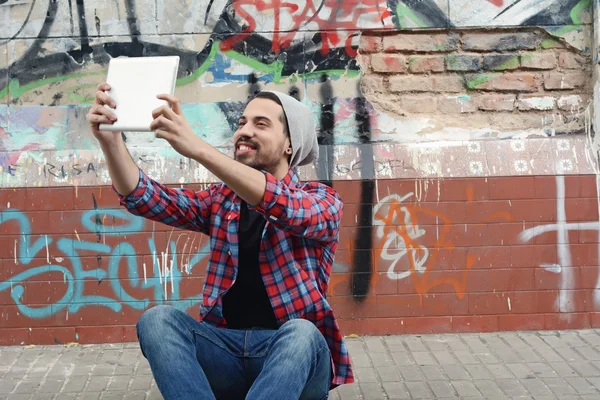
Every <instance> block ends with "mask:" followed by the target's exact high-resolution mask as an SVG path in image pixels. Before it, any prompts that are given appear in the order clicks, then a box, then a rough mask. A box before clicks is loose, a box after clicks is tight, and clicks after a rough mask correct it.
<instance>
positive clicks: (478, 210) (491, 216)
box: [465, 200, 510, 223]
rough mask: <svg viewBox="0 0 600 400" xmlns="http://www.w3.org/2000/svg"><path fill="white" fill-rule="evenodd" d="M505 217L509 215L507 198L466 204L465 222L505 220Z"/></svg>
mask: <svg viewBox="0 0 600 400" xmlns="http://www.w3.org/2000/svg"><path fill="white" fill-rule="evenodd" d="M507 217H508V218H509V217H510V203H509V201H508V200H488V201H474V202H468V203H467V204H466V218H465V221H466V222H467V223H486V222H492V221H506V218H507Z"/></svg>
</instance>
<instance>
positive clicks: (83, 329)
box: [76, 326, 123, 344]
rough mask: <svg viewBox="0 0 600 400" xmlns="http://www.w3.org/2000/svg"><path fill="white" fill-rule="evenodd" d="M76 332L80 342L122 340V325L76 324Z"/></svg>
mask: <svg viewBox="0 0 600 400" xmlns="http://www.w3.org/2000/svg"><path fill="white" fill-rule="evenodd" d="M76 334H77V335H78V337H79V340H78V342H79V343H82V344H91V343H120V342H122V341H123V326H78V327H77V328H76Z"/></svg>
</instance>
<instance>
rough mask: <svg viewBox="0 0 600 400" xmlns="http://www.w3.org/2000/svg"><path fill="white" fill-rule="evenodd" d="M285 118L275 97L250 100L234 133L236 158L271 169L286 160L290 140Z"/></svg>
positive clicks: (258, 167) (248, 163) (250, 164)
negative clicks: (285, 128)
mask: <svg viewBox="0 0 600 400" xmlns="http://www.w3.org/2000/svg"><path fill="white" fill-rule="evenodd" d="M282 117H283V108H282V107H281V106H280V105H279V104H277V103H275V102H274V101H273V100H269V99H261V98H257V99H254V100H252V101H251V102H250V103H248V105H247V106H246V109H245V110H244V114H243V115H242V117H241V118H240V120H239V127H238V130H237V131H236V132H235V134H234V135H233V143H234V145H235V148H234V158H235V160H237V161H239V162H241V163H242V164H245V165H247V166H249V167H252V168H254V169H258V170H265V171H268V172H273V171H274V170H275V169H276V168H277V167H278V166H279V165H280V164H281V163H282V162H283V163H285V162H287V155H286V152H285V150H286V149H287V148H288V147H289V143H290V142H289V138H288V137H286V135H285V134H284V125H283V123H282V122H281V120H282Z"/></svg>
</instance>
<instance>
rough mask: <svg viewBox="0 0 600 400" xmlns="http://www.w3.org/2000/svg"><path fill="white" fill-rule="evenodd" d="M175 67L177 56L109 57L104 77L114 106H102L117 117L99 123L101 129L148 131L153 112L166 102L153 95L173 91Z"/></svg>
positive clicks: (175, 78)
mask: <svg viewBox="0 0 600 400" xmlns="http://www.w3.org/2000/svg"><path fill="white" fill-rule="evenodd" d="M178 67H179V57H178V56H168V57H132V58H126V57H119V58H113V59H111V60H110V63H109V65H108V76H107V78H106V82H107V83H108V84H109V85H110V88H111V90H109V91H108V92H106V93H107V94H108V95H109V96H110V97H112V99H113V100H114V101H115V103H116V104H117V108H116V109H114V110H113V109H112V108H110V107H108V106H105V107H106V108H108V109H109V110H111V111H112V112H113V113H114V114H115V115H116V116H117V121H116V122H115V123H114V124H112V125H111V124H101V125H100V130H103V131H113V132H119V131H125V132H149V131H150V124H151V123H152V111H153V110H154V109H156V108H158V107H160V106H162V105H165V104H168V103H167V102H166V101H164V100H159V99H157V98H156V96H157V95H159V94H162V93H167V94H171V95H172V94H173V93H174V91H175V82H176V80H177V69H178Z"/></svg>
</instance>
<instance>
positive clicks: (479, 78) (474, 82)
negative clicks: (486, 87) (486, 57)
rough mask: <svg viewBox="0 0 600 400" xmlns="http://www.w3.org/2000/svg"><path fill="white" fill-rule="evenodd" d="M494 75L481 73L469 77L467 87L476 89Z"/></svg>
mask: <svg viewBox="0 0 600 400" xmlns="http://www.w3.org/2000/svg"><path fill="white" fill-rule="evenodd" d="M493 77H494V76H493V75H487V74H479V75H475V76H474V77H473V78H471V79H469V78H467V87H468V88H469V89H475V88H477V87H478V86H481V85H483V84H484V83H486V82H487V81H489V80H491V79H492V78H493Z"/></svg>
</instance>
